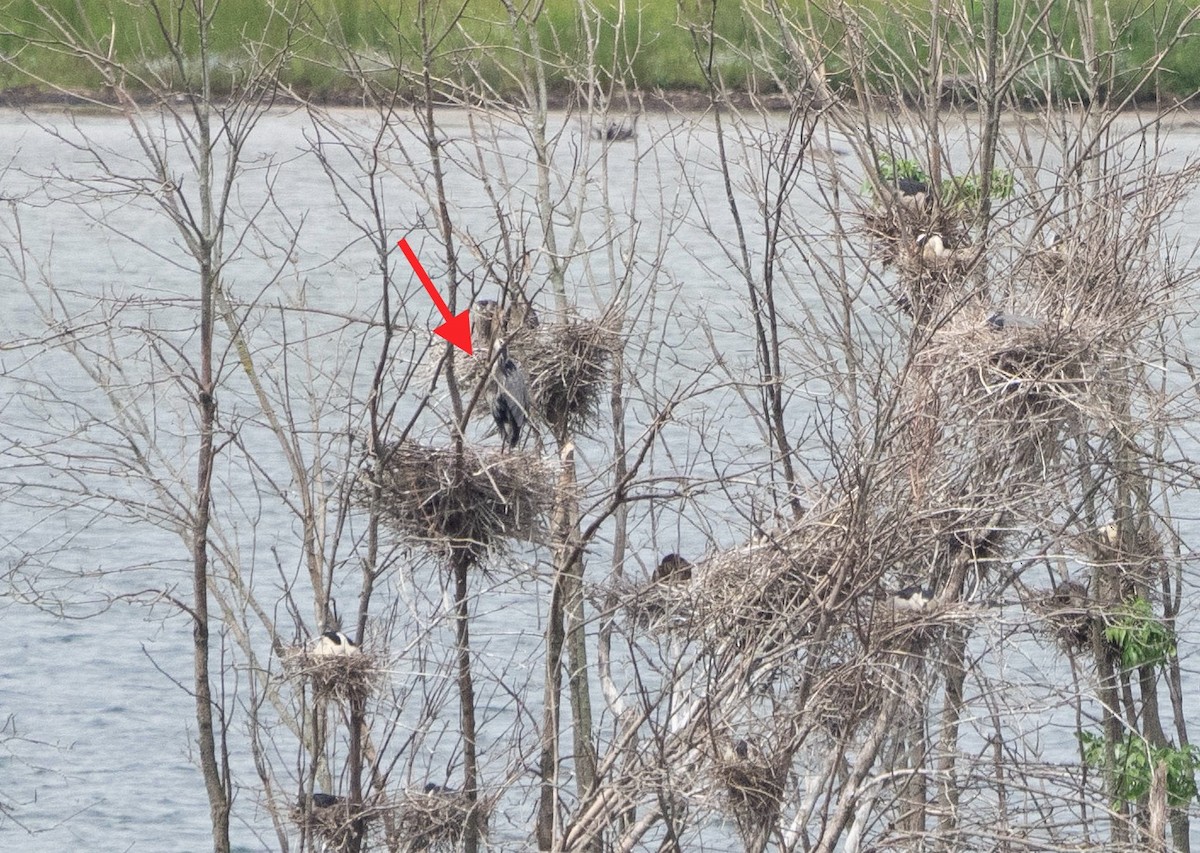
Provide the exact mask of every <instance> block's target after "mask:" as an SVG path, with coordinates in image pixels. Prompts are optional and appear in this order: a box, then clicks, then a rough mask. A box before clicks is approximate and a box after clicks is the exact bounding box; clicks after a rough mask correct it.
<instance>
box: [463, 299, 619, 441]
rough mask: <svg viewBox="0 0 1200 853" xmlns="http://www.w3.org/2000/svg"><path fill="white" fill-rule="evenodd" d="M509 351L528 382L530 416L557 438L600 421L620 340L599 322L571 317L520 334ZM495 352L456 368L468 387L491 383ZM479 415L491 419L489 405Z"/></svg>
mask: <svg viewBox="0 0 1200 853" xmlns="http://www.w3.org/2000/svg"><path fill="white" fill-rule="evenodd" d="M507 344H508V352H509V355H510V356H511V357H512V358H513V360H514V361H516V362H517V364H518V365H519V366H520V367H521V369H522V370H524V372H525V375H526V376H527V377H528V378H529V392H530V412H529V414H530V416H531V417H532V418H533V419H534V420H537V421H538V422H540V423H543V424H545V425H546V426H548V427H549V428H550V431H551V432H552V433H553V434H554V435H555V436H557V437H560V438H563V437H566V436H569V435H574V434H586V433H587V432H588V430H590V429H592V428H594V427H595V426H596V425H597V423H598V420H599V417H600V412H601V408H602V403H603V401H604V397H605V393H606V391H607V389H608V387H609V383H610V381H611V379H612V372H611V362H612V357H613V354H614V353H615V352H616V351H617V349H618V348H619V347H620V336H619V335H618V334H617V333H616V332H615V331H613V330H612V329H611V328H609V327H608V326H607V325H605V324H604V323H603V322H602V321H598V320H584V319H571V320H567V321H564V322H557V323H543V324H542V325H539V326H537V327H536V328H528V327H523V328H520V329H519V330H515V331H514V333H513V334H511V335H510V336H509V338H508V339H507ZM489 357H490V353H485V352H481V353H479V354H478V355H476V356H474V357H472V358H467V357H465V356H464V357H461V358H460V359H459V361H458V365H457V369H458V370H459V372H460V375H461V376H462V377H463V378H464V380H465V381H466V382H467V383H468V384H476V383H479V382H485V381H488V379H487V370H488V364H489V360H488V359H489ZM476 412H477V414H480V415H487V414H488V412H487V409H486V407H478V408H477V409H476Z"/></svg>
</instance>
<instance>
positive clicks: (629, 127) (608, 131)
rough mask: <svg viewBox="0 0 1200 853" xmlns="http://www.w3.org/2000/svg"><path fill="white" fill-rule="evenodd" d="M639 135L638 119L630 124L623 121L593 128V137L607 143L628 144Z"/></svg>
mask: <svg viewBox="0 0 1200 853" xmlns="http://www.w3.org/2000/svg"><path fill="white" fill-rule="evenodd" d="M636 134H637V117H636V116H635V117H634V119H633V121H632V122H631V123H630V124H626V123H625V122H623V121H610V122H609V123H608V124H606V125H605V126H604V127H593V128H592V135H593V136H595V137H596V138H597V139H603V140H604V141H605V142H626V141H628V140H630V139H633V137H634V136H635V135H636Z"/></svg>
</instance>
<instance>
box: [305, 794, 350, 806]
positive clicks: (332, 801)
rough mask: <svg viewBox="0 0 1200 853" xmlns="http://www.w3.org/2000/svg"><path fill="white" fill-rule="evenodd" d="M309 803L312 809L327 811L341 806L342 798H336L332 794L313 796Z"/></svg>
mask: <svg viewBox="0 0 1200 853" xmlns="http://www.w3.org/2000/svg"><path fill="white" fill-rule="evenodd" d="M310 802H311V803H312V807H313V808H314V809H328V808H332V807H333V806H338V805H341V804H342V798H341V797H336V796H334V795H333V794H313V795H312V800H311V801H310Z"/></svg>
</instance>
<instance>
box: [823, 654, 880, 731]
mask: <svg viewBox="0 0 1200 853" xmlns="http://www.w3.org/2000/svg"><path fill="white" fill-rule="evenodd" d="M884 689H885V687H884V685H883V684H882V683H880V681H879V679H878V678H877V677H875V676H874V674H873V670H872V668H871V667H869V666H867V665H865V664H864V663H863V662H862V661H854V662H852V663H835V664H832V665H830V666H829V667H828V668H827V669H825V670H824V671H823V672H822V675H821V677H820V679H819V680H818V681H817V683H816V686H815V687H814V688H813V691H812V695H811V696H810V697H809V699H808V702H807V703H805V706H804V714H805V716H807V717H808V718H809V719H810V720H812V722H814V723H815V724H816V725H819V726H820V727H821V728H823V729H824V730H825V731H826V732H828V733H829V734H830V736H832V737H833V738H835V739H842V738H850V737H852V736H853V734H854V732H855V730H856V729H857V728H858V726H859V725H860V724H861V723H862V722H863V720H865V719H866V718H867V717H868V716H869V715H870V714H872V713H874V712H875V710H876V709H878V707H879V703H880V700H881V698H882V693H883V690H884Z"/></svg>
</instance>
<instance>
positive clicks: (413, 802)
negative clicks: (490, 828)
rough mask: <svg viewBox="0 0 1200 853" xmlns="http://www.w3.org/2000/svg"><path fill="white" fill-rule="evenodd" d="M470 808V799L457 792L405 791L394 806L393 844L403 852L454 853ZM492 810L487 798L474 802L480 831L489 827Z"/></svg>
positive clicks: (441, 790) (442, 790)
mask: <svg viewBox="0 0 1200 853" xmlns="http://www.w3.org/2000/svg"><path fill="white" fill-rule="evenodd" d="M471 805H472V804H471V800H470V798H469V797H468V796H467V795H466V794H464V793H461V792H458V791H448V790H444V789H440V790H434V791H409V792H406V793H404V794H403V795H402V796H401V797H400V799H399V800H398V801H397V802H396V803H395V804H394V805H393V807H392V819H393V824H394V830H393V832H394V834H395V837H394V839H392V840H393V843H394V844H395V845H396V846H399V847H400V849H402V850H411V851H416V850H432V851H439V850H445V851H447V853H452V852H453V851H455V850H457V849H458V843H459V840H460V839H461V838H462V834H463V827H464V826H465V824H466V821H467V816H468V814H469V812H470V811H471ZM490 810H491V809H490V803H489V802H488V801H486V800H484V799H480V800H478V801H477V802H476V803H475V816H476V821H477V825H478V826H479V827H480V829H481V830H482V829H483V828H484V827H486V826H487V818H488V814H489V812H490Z"/></svg>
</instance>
